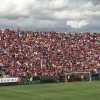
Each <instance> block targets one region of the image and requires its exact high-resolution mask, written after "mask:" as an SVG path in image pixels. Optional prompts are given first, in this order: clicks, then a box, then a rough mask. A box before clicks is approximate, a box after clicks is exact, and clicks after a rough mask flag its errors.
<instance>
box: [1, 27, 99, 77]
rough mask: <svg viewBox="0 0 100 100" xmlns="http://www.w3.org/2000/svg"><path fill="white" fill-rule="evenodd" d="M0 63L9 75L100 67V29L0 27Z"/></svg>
mask: <svg viewBox="0 0 100 100" xmlns="http://www.w3.org/2000/svg"><path fill="white" fill-rule="evenodd" d="M0 66H6V67H5V71H4V74H5V75H9V76H18V77H20V76H26V75H27V73H30V74H31V75H33V76H42V75H50V76H53V75H56V74H60V73H62V72H66V73H67V72H74V71H75V72H87V71H91V70H96V69H98V68H100V33H88V32H87V33H66V32H64V33H60V32H31V31H14V30H9V29H5V30H0Z"/></svg>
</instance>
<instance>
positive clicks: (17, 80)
mask: <svg viewBox="0 0 100 100" xmlns="http://www.w3.org/2000/svg"><path fill="white" fill-rule="evenodd" d="M19 80H20V79H19V78H18V77H16V78H0V83H17V82H19Z"/></svg>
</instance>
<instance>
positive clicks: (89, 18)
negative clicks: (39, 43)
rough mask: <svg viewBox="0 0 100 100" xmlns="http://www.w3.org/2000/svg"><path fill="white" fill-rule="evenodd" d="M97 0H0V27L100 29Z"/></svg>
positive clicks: (58, 29) (40, 29)
mask: <svg viewBox="0 0 100 100" xmlns="http://www.w3.org/2000/svg"><path fill="white" fill-rule="evenodd" d="M99 24H100V0H0V28H14V29H16V28H20V29H24V30H32V31H57V32H58V31H59V32H65V31H66V32H71V31H73V32H74V31H75V32H87V31H89V32H100V25H99Z"/></svg>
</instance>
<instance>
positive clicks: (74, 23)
mask: <svg viewBox="0 0 100 100" xmlns="http://www.w3.org/2000/svg"><path fill="white" fill-rule="evenodd" d="M67 25H68V26H70V27H72V28H81V27H83V26H86V25H88V22H87V21H85V20H69V21H67Z"/></svg>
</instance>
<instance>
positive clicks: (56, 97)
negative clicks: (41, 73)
mask: <svg viewBox="0 0 100 100" xmlns="http://www.w3.org/2000/svg"><path fill="white" fill-rule="evenodd" d="M0 100H100V81H97V82H76V83H75V82H74V83H57V84H56V83H55V84H34V85H19V86H4V87H0Z"/></svg>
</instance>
